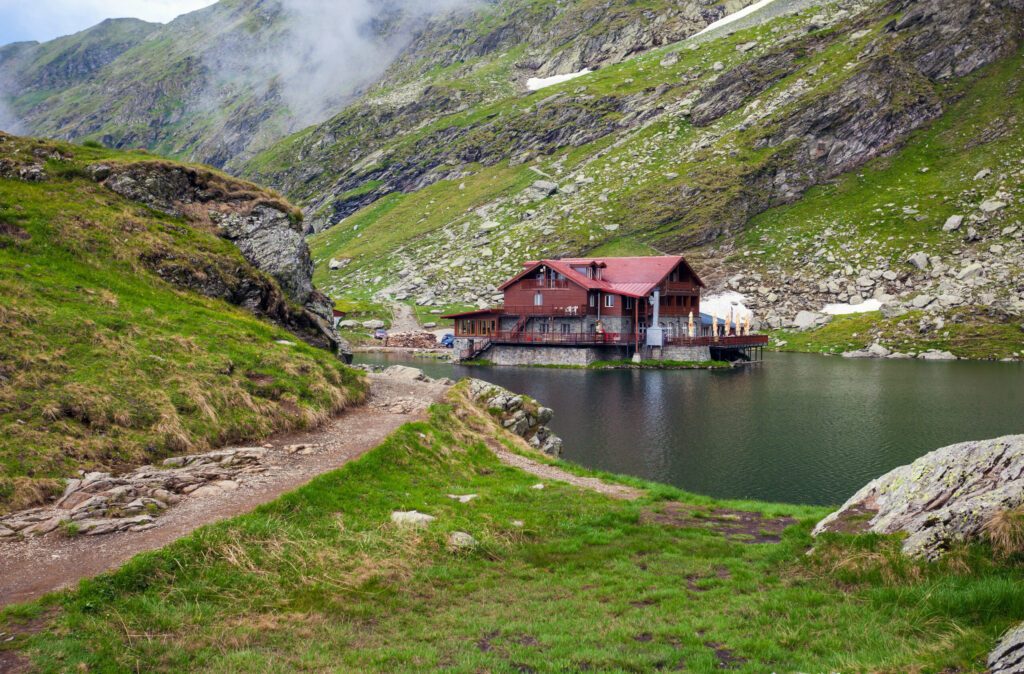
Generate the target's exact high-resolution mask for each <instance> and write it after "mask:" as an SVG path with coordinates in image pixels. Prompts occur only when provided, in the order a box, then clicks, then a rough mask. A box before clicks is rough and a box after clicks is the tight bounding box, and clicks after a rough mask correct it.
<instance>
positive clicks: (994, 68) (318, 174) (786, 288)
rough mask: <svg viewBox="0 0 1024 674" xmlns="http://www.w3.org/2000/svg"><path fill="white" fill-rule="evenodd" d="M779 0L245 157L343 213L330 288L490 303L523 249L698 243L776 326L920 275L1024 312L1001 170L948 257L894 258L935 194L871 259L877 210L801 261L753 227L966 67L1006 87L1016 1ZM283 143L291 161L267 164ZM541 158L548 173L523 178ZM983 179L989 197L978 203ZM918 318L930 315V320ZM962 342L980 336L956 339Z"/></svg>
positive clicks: (855, 160)
mask: <svg viewBox="0 0 1024 674" xmlns="http://www.w3.org/2000/svg"><path fill="white" fill-rule="evenodd" d="M779 2H780V4H778V5H776V6H774V7H775V9H774V10H773V11H772V12H770V13H768V15H767V16H766V17H765V20H764V21H761V22H756V21H755V22H753V24H754V25H752V26H751V27H749V28H744V29H742V30H740V31H738V32H736V33H735V34H731V35H726V36H723V37H717V38H716V39H703V38H702V39H699V40H693V41H684V42H682V43H679V44H675V45H672V46H668V47H665V48H662V49H659V50H656V51H654V52H651V53H647V54H643V55H640V56H637V57H634V58H631V59H628V60H627V61H625V62H623V63H620V64H615V65H609V66H607V67H605V68H602V69H601V70H599V71H597V72H595V73H592V74H589V75H586V76H584V77H580V78H579V79H576V80H574V81H572V82H568V83H565V84H561V85H557V86H553V87H550V88H547V89H544V90H542V91H539V92H536V93H532V94H529V95H514V96H506V97H504V98H497V99H494V100H491V101H486V102H484V103H482V104H480V105H477V106H469V107H466V108H464V109H461V110H458V109H457V111H455V112H449V110H450V104H447V103H441V104H439V105H438V107H437V109H436V110H428V109H426V108H425V107H424V102H419V103H416V104H409V105H407V106H405V107H401V106H400V107H399V108H397V109H386V108H384V107H382V106H379V110H378V112H377V113H374V114H376V115H377V117H373V115H372V114H371V112H372V109H371V107H372V106H371V105H370V104H369V103H367V104H366V105H361V106H355V107H353V108H351V109H350V110H349V111H348V112H346V113H345V114H344V115H342V116H340V117H339V118H337V120H333V121H332V122H330V123H328V124H327V125H323V126H321V127H319V128H317V129H314V130H311V131H307V132H304V133H303V134H300V135H299V136H297V137H295V138H292V139H289V140H287V141H285V142H283V143H282V144H281V145H280V146H279V147H277V148H275V149H274V150H272V151H270V152H267V153H265V154H264V155H262V156H261V157H258V158H257V159H256V160H255V161H254V162H253V163H252V164H250V167H252V168H253V170H254V174H255V175H261V176H265V177H268V178H270V179H271V180H274V181H277V182H278V184H281V185H283V187H284V188H285V189H287V190H288V192H289V194H290V195H291V196H293V197H294V198H295V199H297V200H298V201H299V203H300V204H301V205H303V206H304V208H305V209H306V211H307V214H308V216H309V219H310V220H311V221H312V223H313V225H314V227H321V226H323V225H330V224H331V223H334V222H339V221H340V224H339V225H337V226H335V227H333V228H329V229H327V230H326V231H324V232H323V233H321V234H318V235H317V236H316V237H314V239H313V248H314V253H315V256H316V257H317V263H318V269H317V279H318V283H320V284H321V287H324V288H326V289H327V290H329V291H330V292H331V293H332V294H334V295H335V296H338V297H340V296H346V297H356V298H360V299H370V298H374V297H376V298H378V299H384V298H394V299H399V300H407V301H414V302H416V303H417V304H421V305H424V306H438V307H440V306H450V305H458V304H478V303H480V304H482V303H486V302H489V301H492V300H493V299H494V296H493V293H494V284H495V283H496V282H498V281H500V280H501V279H502V278H503V277H506V276H508V275H510V274H511V273H513V272H514V271H515V270H516V269H518V267H519V265H520V263H521V262H522V261H523V260H526V259H533V258H535V257H537V256H550V255H558V254H567V253H568V254H578V253H585V252H591V251H597V252H598V253H599V254H614V253H615V252H622V251H630V252H644V251H653V250H659V251H664V252H672V253H677V252H686V253H687V254H689V255H693V256H695V257H697V258H698V259H699V258H700V257H701V256H702V255H706V256H707V260H706V261H702V262H701V265H702V267H703V270H704V272H705V275H706V276H707V277H709V278H711V279H712V280H713V281H716V282H717V284H718V286H719V287H722V286H723V285H724V284H725V281H726V279H727V278H728V277H730V276H735V275H737V274H746V275H748V276H749V277H750V280H747V281H744V282H742V283H741V284H740V282H739V281H737V284H740V285H742V287H743V289H744V290H746V291H748V292H750V291H753V292H754V297H753V298H749V299H750V301H751V303H752V304H754V305H755V308H756V309H757V310H758V313H759V315H760V316H761V317H763V318H766V319H768V320H767V321H766V322H767V324H769V325H772V326H780V325H782V324H785V323H788V322H789V321H790V320H791V319H792V317H793V316H794V315H795V314H796V313H797V312H798V311H799V310H802V309H811V310H818V309H820V308H821V307H823V306H824V305H825V304H828V303H834V302H851V301H852V302H861V301H863V300H865V299H872V298H875V297H876V296H877V297H878V298H880V299H883V300H886V301H888V302H890V304H892V305H893V307H894V308H896V309H897V310H898V309H899V307H901V306H907V307H909V308H913V309H918V308H920V307H916V306H915V305H913V304H912V302H913V301H914V298H915V297H916V296H917V295H918V294H921V293H920V290H921V289H922V288H924V289H928V288H931V287H933V286H934V287H935V289H936V291H938V290H941V291H942V294H947V295H951V296H954V295H955V296H958V297H959V298H960V299H959V301H958V302H956V303H955V304H947V305H942V304H935V306H934V307H932V308H931V311H932V312H938V313H940V314H942V313H945V312H946V310H947V309H950V308H951V307H952V306H959V307H961V308H968V307H971V306H984V307H986V308H987V309H990V310H991V311H992V312H993V313H992V316H991V320H992V321H994V322H995V323H997V324H1000V325H1005V324H1007V323H1012V322H1013V321H1016V320H1017V319H1016V318H1014V317H1019V316H1020V315H1021V313H1022V310H1024V304H1022V302H1024V298H1022V296H1021V293H1020V284H1021V281H1020V268H1019V265H1018V264H1016V263H1015V262H1014V260H1015V259H1016V258H1015V255H1016V254H1017V251H1019V248H1020V244H1019V239H1018V238H1016V237H1017V234H1018V233H1019V230H1013V229H1012V227H1013V226H1014V223H1015V222H1017V221H1018V219H1019V217H1020V214H1019V211H1018V210H1017V203H1018V201H1019V198H1020V197H1019V194H1016V193H1015V190H1017V189H1018V187H1019V186H1018V184H1017V181H1016V175H1015V173H1013V172H1010V173H1007V174H1006V175H1005V176H1003V179H1002V180H1001V182H1002V185H996V186H992V188H991V190H990V191H989V192H988V193H987V194H985V195H984V196H983V195H981V194H977V195H975V196H976V197H977V198H975V199H974V200H973V202H971V203H967V202H968V201H969V200H968V197H967V196H962V197H961V200H962V201H964V205H963V208H965V209H966V208H968V207H969V210H965V211H964V212H963V215H964V216H965V218H967V217H968V216H970V218H969V219H971V221H972V222H976V221H977V222H982V223H983V224H984V225H985V231H982V230H981V228H980V227H978V226H974V228H973V229H974V230H975V231H976V233H977V236H974V237H972V240H971V241H969V242H967V243H969V244H971V245H970V246H969V247H960V246H957V245H956V243H955V242H954V241H952V239H950V240H949V241H947V243H948V244H949V245H945V244H944V245H945V249H948V250H949V251H950V253H952V251H953V250H957V249H958V248H959V252H958V253H955V254H954V255H955V258H954V259H950V260H947V262H946V263H945V267H943V268H938V269H937V268H936V267H935V266H929V265H928V264H926V267H927V268H926V269H918V268H917V267H915V266H913V265H911V264H910V263H909V262H908V261H907V258H908V257H909V255H910V254H911V253H914V252H920V251H919V249H918V248H919V246H920V245H921V244H922V243H924V241H920V240H918V239H916V238H915V237H916V232H918V231H920V230H921V229H924V228H926V227H930V228H931V229H930V230H929V231H930V232H935V231H940V230H941V228H942V225H943V222H944V218H945V216H944V215H943V216H942V217H943V219H942V220H938V221H937V220H936V218H939V216H940V215H941V214H942V213H944V212H945V211H946V210H947V209H946V207H945V206H943V207H941V208H936V209H935V211H936V212H935V214H934V215H930V214H926V213H924V212H922V211H920V210H917V211H916V212H915V213H913V214H912V215H913V216H914V217H915V218H920V219H913V223H912V224H909V225H908V227H907V228H906V229H904V230H901V232H900V234H901V235H900V236H898V237H895V239H894V240H895V241H896V242H895V243H892V244H886V245H885V246H878V248H879V253H882V252H884V255H880V257H879V259H874V257H873V258H872V259H871V260H870V264H868V262H869V260H867V259H865V257H864V256H860V257H857V255H858V253H860V252H862V251H863V246H865V245H871V242H872V241H873V239H872V238H871V237H870V236H866V235H864V233H865V230H867V229H868V222H871V221H870V220H868V221H867V222H865V223H857V224H856V225H855V229H856V231H857V232H858V234H857V235H856V236H853V237H851V238H850V239H849V240H847V242H846V246H847V248H844V249H842V250H841V251H839V252H833V254H832V258H833V259H832V261H824V262H823V263H822V264H820V265H810V266H809V265H808V264H807V260H806V259H803V260H802V261H801V264H796V263H795V262H794V256H793V255H792V251H788V252H786V253H784V254H783V257H780V258H777V259H774V260H771V264H766V262H768V257H766V252H765V251H764V250H761V248H762V246H761V245H759V244H758V242H757V240H756V239H752V238H749V237H747V236H746V235H745V232H747V231H748V229H749V227H750V225H751V223H752V222H756V221H755V220H753V219H754V218H756V216H758V215H759V214H761V213H764V212H766V211H769V212H770V210H771V209H774V208H779V207H782V206H785V205H786V204H792V203H796V202H799V201H800V200H801V199H802V198H803V197H804V195H805V194H806V193H807V190H808V189H810V188H812V187H814V186H816V185H825V184H829V183H831V182H833V181H835V180H838V179H840V178H841V177H842V176H851V175H854V174H855V172H857V171H859V170H862V167H864V166H865V165H866V164H868V163H869V162H872V161H881V160H882V159H883V158H885V157H889V156H893V155H896V156H898V155H899V154H900V153H901V152H902V151H904V149H905V148H906V147H907V143H908V142H911V140H912V139H913V138H915V133H916V132H922V131H923V130H925V129H928V128H930V127H931V125H933V124H934V123H936V121H937V120H947V119H950V120H955V119H956V115H955V114H954V113H952V112H951V110H952V109H953V107H954V106H956V105H957V101H958V100H959V99H961V98H962V97H964V96H967V95H970V94H969V92H971V91H973V89H972V87H981V89H979V91H981V90H985V91H991V90H992V89H993V88H994V87H993V86H992V85H990V84H986V82H991V81H995V80H1001V81H1004V82H1005V81H1006V78H1009V80H1010V82H1009V85H1010V86H1011V87H1016V86H1017V85H1016V83H1015V80H1016V76H1015V74H1014V66H1013V65H1012V64H1013V63H1015V62H1016V61H1015V59H1017V58H1018V55H1019V53H1020V48H1021V43H1022V26H1024V22H1022V15H1024V6H1022V3H1020V2H1018V1H1016V0H1004V1H1003V2H997V3H992V4H991V6H990V7H989V8H988V9H987V10H982V9H980V8H978V7H976V6H974V5H973V4H972V3H967V2H963V1H958V2H952V3H949V2H945V3H943V2H937V1H935V0H920V1H916V2H915V1H911V0H904V1H890V2H880V1H875V2H866V1H862V2H853V1H844V2H826V3H821V4H820V5H818V6H814V7H810V8H806V9H805V8H804V7H806V5H801V4H799V3H785V2H781V0H779ZM769 7H773V6H771V5H770V6H769ZM460 82H461V80H457V81H456V83H457V84H458V83H460ZM1011 90H1013V89H1012V88H1011ZM985 95H986V96H990V94H985ZM432 100H433V101H437V100H440V99H436V98H433V99H428V100H427V102H429V101H432ZM1015 100H1016V99H1015V98H1014V97H1012V96H1011V97H1009V98H1007V99H1003V98H999V97H994V98H993V100H991V101H990V103H991V104H994V105H998V106H999V107H1000V108H1001V109H1003V110H1005V111H1006V112H1007V115H1008V116H1007V117H1006V118H1005V119H1004V120H1003V122H1002V124H1003V126H1002V128H1001V130H999V131H998V133H996V132H992V133H994V135H993V136H992V138H991V145H989V144H988V143H975V144H973V145H970V146H965V147H962V148H961V149H960V152H962V153H964V154H965V155H967V158H965V160H964V161H963V162H962V163H963V164H964V165H973V164H974V163H978V162H984V158H985V157H986V156H988V154H989V153H990V152H992V151H993V148H1001V149H1002V150H1005V151H1006V153H1005V154H1006V159H1005V160H1006V161H1007V162H1011V161H1012V158H1011V157H1012V156H1015V155H1014V152H1015V150H1014V148H1016V147H1018V146H1017V145H1016V144H1015V143H1014V142H1013V141H1014V139H1015V138H1017V137H1018V136H1017V133H1018V131H1019V119H1020V118H1019V117H1018V116H1017V115H1016V110H1015V108H1014V101H1015ZM377 121H380V123H376V122H377ZM335 123H341V124H342V125H341V126H339V127H337V128H334V127H331V125H332V124H335ZM960 131H962V132H965V133H967V132H970V130H969V129H968V128H967V126H964V127H963V128H962V129H960ZM960 131H958V132H960ZM328 141H331V142H328ZM983 145H988V147H982V146H983ZM339 152H340V154H339ZM908 156H910V155H908ZM275 165H276V166H281V167H289V166H294V167H296V168H295V169H294V170H291V169H287V168H286V169H285V170H284V171H283V172H275V171H274V170H272V169H271V170H268V167H272V166H275ZM923 168H925V169H927V168H928V167H923ZM991 169H992V170H993V171H995V170H996V167H995V166H992V167H991ZM951 170H953V168H952V165H951ZM972 175H973V174H972ZM290 176H292V177H294V180H290V178H289V177H290ZM336 176H340V177H336ZM997 177H998V176H997ZM540 179H542V180H545V181H547V182H553V183H556V184H557V189H555V187H554V186H548V185H545V184H543V183H542V184H541V185H540V186H537V185H533V183H534V182H535V181H537V180H540ZM894 179H895V178H894ZM890 187H895V186H890V185H884V186H883V189H889V188H890ZM908 198H909V197H908ZM986 200H989V201H993V202H998V203H1002V204H1003V206H1001V207H998V208H996V209H995V210H991V211H987V212H986V211H984V210H982V209H981V205H982V202H984V201H986ZM916 201H921V202H924V200H923V199H918V200H916ZM887 203H889V202H888V201H886V202H883V204H887ZM817 204H818V207H819V208H821V201H818V202H817ZM991 206H992V205H991V204H989V205H988V206H987V208H991ZM909 207H910V205H909V204H908V208H909ZM911 210H915V209H911ZM796 212H799V213H800V214H801V216H800V217H804V218H805V217H807V216H808V211H807V210H803V211H794V213H796ZM862 215H864V214H862ZM836 217H842V216H841V214H839V213H836ZM923 222H927V225H919V224H917V223H923ZM788 223H789V224H787V225H783V226H782V228H783V230H785V229H786V228H788V227H792V232H797V231H801V228H802V227H803V225H804V223H805V221H804V220H800V219H797V218H794V219H792V220H789V221H788ZM997 225H998V227H997ZM1004 230H1006V231H1007V232H1008V233H1007V234H1005V235H1004V234H1003V231H1004ZM966 231H967V230H966V226H965V227H964V230H963V231H962V232H961V234H965V233H966ZM776 235H781V236H789V234H788V233H787V234H783V233H782V230H780V231H778V232H776ZM929 237H930V238H934V237H933V236H932V235H931V234H929ZM947 238H949V237H947ZM989 239H992V240H989ZM982 242H984V243H982ZM876 243H877V242H876ZM808 245H809V244H808ZM993 245H994V246H995V248H992V246H993ZM982 246H984V255H982V250H981V249H982ZM817 248H818V246H816V247H815V248H814V250H815V251H816V250H817ZM975 251H977V253H976V252H975ZM925 252H926V258H927V253H928V251H925ZM744 254H745V255H744ZM935 254H937V255H939V254H942V251H941V250H936V251H935ZM978 257H986V258H987V257H991V258H992V260H993V261H994V263H996V264H997V265H999V266H1000V267H1001V268H1002V269H1003V272H1000V273H999V274H988V273H984V274H981V275H980V276H981V278H980V279H979V278H978V276H979V275H977V274H974V276H971V274H973V272H968V273H967V275H966V276H965V277H963V278H957V277H958V276H959V275H960V273H961V272H962V271H963V270H964V269H965V268H967V267H968V266H970V264H972V263H973V262H972V261H973V260H974V259H975V258H978ZM332 259H333V260H334V264H333V265H331V264H329V262H330V261H331V260H332ZM331 266H333V267H335V269H331V268H330V267H331ZM837 270H838V272H839V273H838V276H836V275H835V272H836V271H837ZM1004 272H1005V273H1004ZM793 273H796V276H794V277H791V276H790V275H791V274H793ZM883 275H884V280H883V281H879V280H878V279H882V278H883ZM891 275H895V278H894V279H889V278H888V276H891ZM862 277H864V278H865V279H868V280H871V281H872V283H870V284H868V283H867V281H866V280H865V281H860V279H861V278H862ZM830 281H831V282H832V283H831V285H830V284H829V282H830ZM908 281H909V282H908ZM858 283H860V285H858ZM734 285H735V284H734ZM939 286H942V287H941V288H940V287H939ZM851 287H852V289H853V291H852V292H851V290H850V289H851ZM761 288H765V292H764V293H759V292H757V291H758V290H760V289H761ZM999 289H1002V290H999ZM769 298H771V299H769ZM923 301H924V299H922V300H918V302H923ZM928 304H929V305H930V304H932V303H931V302H929V303H928ZM961 312H962V311H961ZM967 313H968V314H971V311H970V310H968V311H967ZM915 315H916V314H915ZM989 320H990V319H989V318H986V319H985V321H989ZM1018 322H1019V321H1018ZM930 325H933V326H934V325H938V326H939V328H938V330H939V332H938V336H939V337H941V334H942V332H943V330H942V329H941V328H942V322H941V321H931V323H930ZM999 341H1001V342H1002V343H1001V344H1000V346H999V347H998V348H997V349H995V350H993V351H989V352H988V353H987V354H986V356H985V357H992V356H993V355H997V356H999V357H1006V356H1012V355H1013V353H1014V352H1017V351H1021V350H1022V349H1021V345H1020V340H1019V335H1018V334H1017V333H1012V332H1011V333H1010V334H1009V335H1008V336H1007V337H1006V338H1001V339H1000V340H999ZM958 348H959V347H958ZM961 355H965V356H967V355H969V356H974V357H977V356H978V355H980V353H979V352H978V351H974V350H971V349H967V348H964V349H963V350H962V353H961Z"/></svg>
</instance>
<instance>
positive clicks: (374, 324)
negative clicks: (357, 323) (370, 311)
mask: <svg viewBox="0 0 1024 674" xmlns="http://www.w3.org/2000/svg"><path fill="white" fill-rule="evenodd" d="M363 327H364V328H366V329H367V330H377V329H379V328H383V327H384V321H381V320H377V319H374V320H371V321H363Z"/></svg>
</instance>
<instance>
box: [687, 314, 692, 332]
mask: <svg viewBox="0 0 1024 674" xmlns="http://www.w3.org/2000/svg"><path fill="white" fill-rule="evenodd" d="M687 334H689V335H690V339H693V312H692V311H691V312H690V327H689V329H688V332H687Z"/></svg>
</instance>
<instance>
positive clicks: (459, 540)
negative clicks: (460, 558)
mask: <svg viewBox="0 0 1024 674" xmlns="http://www.w3.org/2000/svg"><path fill="white" fill-rule="evenodd" d="M477 545H479V543H477V540H476V539H475V538H473V537H472V536H470V535H469V534H467V533H466V532H465V531H453V532H452V533H450V534H448V547H449V548H451V549H452V550H472V549H473V548H475V547H476V546H477Z"/></svg>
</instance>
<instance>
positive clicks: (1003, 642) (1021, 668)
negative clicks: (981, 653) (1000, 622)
mask: <svg viewBox="0 0 1024 674" xmlns="http://www.w3.org/2000/svg"><path fill="white" fill-rule="evenodd" d="M986 664H987V665H988V671H989V674H1024V623H1022V624H1020V625H1017V626H1016V627H1014V628H1013V629H1011V630H1010V631H1008V632H1007V633H1006V634H1004V635H1003V636H1002V638H1001V639H1000V640H999V643H998V644H997V645H996V647H995V648H994V649H992V652H991V653H989V655H988V662H987V663H986Z"/></svg>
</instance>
